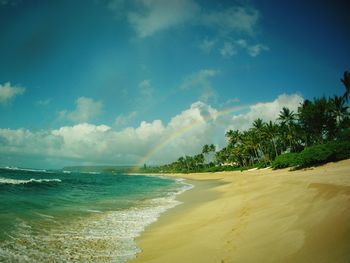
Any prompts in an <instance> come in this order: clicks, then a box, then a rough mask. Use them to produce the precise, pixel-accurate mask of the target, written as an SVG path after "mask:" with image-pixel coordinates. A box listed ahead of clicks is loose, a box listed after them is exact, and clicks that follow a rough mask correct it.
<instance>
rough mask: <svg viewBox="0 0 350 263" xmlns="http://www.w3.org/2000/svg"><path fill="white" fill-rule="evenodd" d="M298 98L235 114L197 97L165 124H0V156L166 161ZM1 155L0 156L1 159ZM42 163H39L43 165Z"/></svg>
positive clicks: (219, 140)
mask: <svg viewBox="0 0 350 263" xmlns="http://www.w3.org/2000/svg"><path fill="white" fill-rule="evenodd" d="M301 101H302V97H301V96H299V95H297V94H292V95H286V94H283V95H280V96H279V97H278V98H276V99H275V100H273V101H271V102H261V103H256V104H254V105H251V106H249V107H247V109H248V111H247V112H246V113H244V114H240V115H236V116H232V115H233V113H232V114H229V113H226V114H222V113H220V112H219V111H218V110H216V109H215V108H213V107H211V106H210V105H208V104H206V103H203V102H195V103H193V104H192V105H191V106H190V107H189V108H188V109H186V110H184V111H182V112H181V113H179V114H178V115H176V116H174V117H173V118H171V120H170V121H169V122H168V123H166V124H164V123H163V122H162V121H161V120H154V121H151V122H145V121H142V122H141V123H140V125H139V126H138V127H136V128H134V127H128V128H123V129H120V130H115V129H112V128H111V127H109V126H106V125H92V124H88V123H81V124H77V125H73V126H64V127H61V128H59V129H55V130H50V131H36V132H33V131H29V130H24V129H18V130H11V129H0V145H1V147H0V156H9V157H11V156H17V158H19V157H18V156H20V157H23V156H27V157H26V158H33V156H35V157H36V158H37V159H40V160H46V159H45V158H49V159H51V160H53V159H57V160H58V159H59V160H62V161H61V162H60V163H61V165H62V166H63V165H65V164H66V163H67V162H69V163H72V162H73V163H74V162H75V164H81V163H90V164H93V163H99V164H114V165H115V164H136V163H138V162H140V160H143V161H145V162H147V163H148V164H149V163H153V164H157V163H166V162H171V161H174V160H176V159H177V158H178V157H179V156H183V155H193V154H196V153H198V152H200V151H201V148H202V146H203V145H204V144H207V143H214V144H216V145H218V146H219V147H223V146H225V144H226V141H225V137H224V133H225V130H227V129H228V128H231V129H240V130H243V129H246V128H249V127H250V125H251V123H252V122H253V121H254V120H255V119H256V118H262V119H264V120H265V121H269V120H275V119H276V118H277V116H278V113H279V112H280V110H281V109H282V107H288V108H290V109H291V110H293V111H296V110H297V107H298V105H299V103H300V102H301ZM145 156H148V157H149V158H144V157H145ZM3 160H4V159H1V158H0V162H1V161H3ZM57 163H58V162H56V165H57ZM0 164H1V163H0ZM1 165H8V164H6V163H2V164H1ZM17 165H19V164H17ZM46 165H48V164H47V163H41V166H46Z"/></svg>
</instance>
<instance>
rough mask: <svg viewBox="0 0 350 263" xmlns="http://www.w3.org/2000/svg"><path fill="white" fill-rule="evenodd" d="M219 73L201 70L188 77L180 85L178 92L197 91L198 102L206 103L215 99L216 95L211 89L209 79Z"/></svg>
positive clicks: (217, 71)
mask: <svg viewBox="0 0 350 263" xmlns="http://www.w3.org/2000/svg"><path fill="white" fill-rule="evenodd" d="M219 73H220V71H219V70H214V69H202V70H200V71H198V72H196V73H194V74H192V75H190V76H188V77H186V78H185V79H184V80H183V82H182V83H181V84H180V86H179V89H180V90H189V89H197V90H199V92H200V97H199V100H201V101H204V102H207V101H208V100H209V99H211V98H214V99H215V98H216V96H217V94H216V91H215V89H214V88H213V87H212V84H211V81H210V79H211V78H213V77H215V76H216V75H218V74H219Z"/></svg>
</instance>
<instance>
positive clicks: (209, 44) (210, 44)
mask: <svg viewBox="0 0 350 263" xmlns="http://www.w3.org/2000/svg"><path fill="white" fill-rule="evenodd" d="M215 44H216V40H208V39H204V40H203V41H202V42H201V43H200V44H199V48H200V49H201V50H202V51H203V52H204V53H210V51H211V50H212V49H213V48H214V46H215Z"/></svg>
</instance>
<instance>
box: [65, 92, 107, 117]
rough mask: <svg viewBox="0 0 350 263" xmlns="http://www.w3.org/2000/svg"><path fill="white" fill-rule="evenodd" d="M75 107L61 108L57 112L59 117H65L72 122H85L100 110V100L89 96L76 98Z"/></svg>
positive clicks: (99, 112)
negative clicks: (73, 108)
mask: <svg viewBox="0 0 350 263" xmlns="http://www.w3.org/2000/svg"><path fill="white" fill-rule="evenodd" d="M75 104H76V109H75V110H73V111H68V110H63V111H61V112H60V113H59V117H60V119H66V120H69V121H71V122H74V123H81V122H87V121H90V120H92V119H94V118H95V117H97V116H99V115H100V114H101V112H102V106H103V105H102V102H101V101H95V100H93V99H91V98H86V97H80V98H78V99H77V100H76V102H75Z"/></svg>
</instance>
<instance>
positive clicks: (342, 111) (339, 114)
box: [330, 96, 349, 126]
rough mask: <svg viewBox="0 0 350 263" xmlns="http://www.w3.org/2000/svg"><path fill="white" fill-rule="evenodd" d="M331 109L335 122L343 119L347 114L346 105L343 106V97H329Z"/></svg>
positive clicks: (338, 122) (337, 122)
mask: <svg viewBox="0 0 350 263" xmlns="http://www.w3.org/2000/svg"><path fill="white" fill-rule="evenodd" d="M330 104H331V107H332V108H331V111H332V113H333V116H334V117H335V120H336V124H337V125H338V126H339V124H340V123H341V122H342V121H343V119H344V118H345V117H346V116H347V115H348V108H349V107H348V106H345V97H344V96H343V97H341V96H334V97H333V98H331V99H330Z"/></svg>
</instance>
